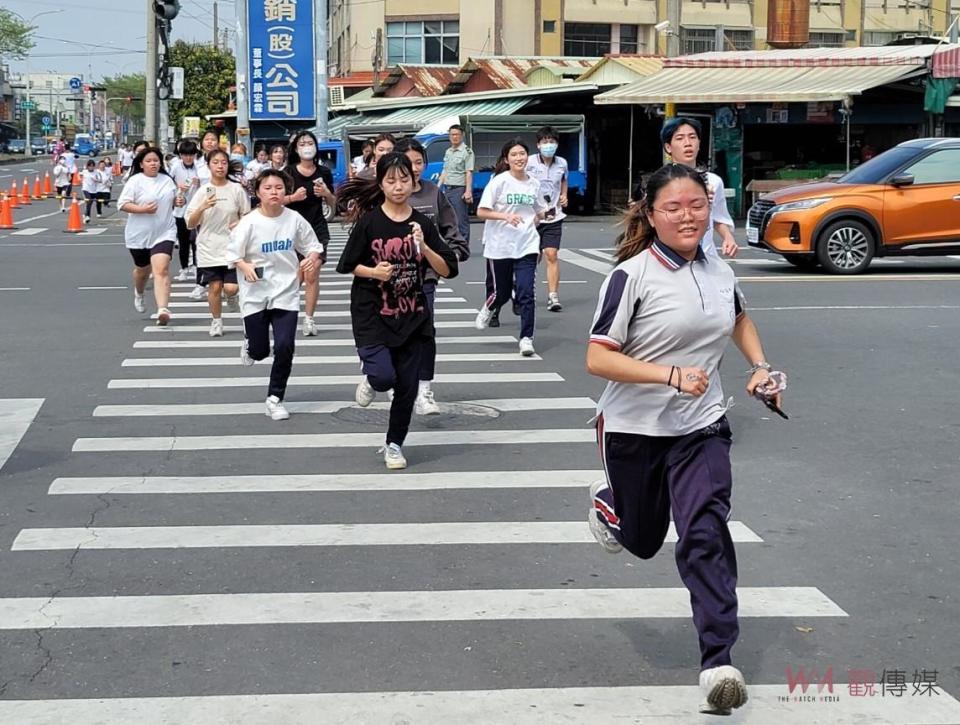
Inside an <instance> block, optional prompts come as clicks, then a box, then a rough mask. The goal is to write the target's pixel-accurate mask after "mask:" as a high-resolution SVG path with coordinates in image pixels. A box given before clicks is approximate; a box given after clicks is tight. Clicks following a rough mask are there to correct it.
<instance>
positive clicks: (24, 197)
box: [20, 178, 33, 206]
mask: <svg viewBox="0 0 960 725" xmlns="http://www.w3.org/2000/svg"><path fill="white" fill-rule="evenodd" d="M20 203H21V204H25V205H27V206H29V205H30V204H32V203H33V202H32V201H30V182H29V181H27V180H26V178H24V180H23V191H22V192H20Z"/></svg>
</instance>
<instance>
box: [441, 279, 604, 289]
mask: <svg viewBox="0 0 960 725" xmlns="http://www.w3.org/2000/svg"><path fill="white" fill-rule="evenodd" d="M464 284H469V285H482V284H486V282H479V281H478V282H464ZM541 284H549V282H548V281H547V280H542V281H541ZM561 284H589V280H586V279H564V280H563V281H562V282H561ZM438 289H442V288H438Z"/></svg>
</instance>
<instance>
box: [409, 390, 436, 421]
mask: <svg viewBox="0 0 960 725" xmlns="http://www.w3.org/2000/svg"><path fill="white" fill-rule="evenodd" d="M413 412H414V413H416V414H417V415H437V414H439V413H440V406H439V405H437V401H436V400H434V399H433V391H432V390H421V391H420V392H419V393H417V399H416V401H415V402H414V403H413Z"/></svg>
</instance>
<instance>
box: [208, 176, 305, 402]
mask: <svg viewBox="0 0 960 725" xmlns="http://www.w3.org/2000/svg"><path fill="white" fill-rule="evenodd" d="M289 184H290V179H289V177H288V176H287V175H286V174H284V173H283V172H282V171H277V170H275V169H266V170H265V171H261V172H260V175H259V176H257V178H256V179H255V180H254V191H255V192H256V194H257V198H258V199H259V200H260V206H258V207H257V208H256V209H254V210H253V211H252V212H250V213H249V214H247V215H246V216H245V217H243V219H241V220H240V223H239V224H237V226H236V227H234V229H233V232H232V233H231V234H230V244H229V245H228V247H227V259H228V261H229V263H230V265H232V266H235V267H236V268H237V278H238V281H239V283H240V312H241V314H242V315H243V331H244V336H245V339H244V341H243V346H242V347H241V349H240V362H242V363H243V364H244V365H253V363H254V362H255V361H257V360H263V359H264V358H266V357H267V356H268V355H269V354H270V332H271V330H272V331H273V367H272V368H271V369H270V388H269V390H268V391H267V401H266V414H267V415H268V416H270V417H271V418H272V419H273V420H286V419H287V418H289V417H290V413H288V412H287V409H286V408H284V407H283V396H284V394H285V393H286V390H287V380H288V379H289V378H290V371H291V370H292V369H293V351H294V341H295V340H296V337H297V317H298V316H299V313H300V276H299V273H300V272H303V273H307V274H309V273H311V272H312V271H313V270H315V269H316V268H317V266H318V265H319V264H320V255H321V254H322V253H323V245H322V244H320V242H319V241H318V240H317V235H316V234H315V233H314V231H313V228H312V227H311V226H310V225H309V224H308V223H307V221H306V220H305V219H304V218H303V217H302V216H300V215H299V214H297V212H295V211H292V210H290V209H287V208H285V207H284V205H283V197H284V196H285V195H286V194H289V193H290V188H289ZM298 252H299V253H300V255H302V256H303V259H302V260H301V261H298V260H297V253H298Z"/></svg>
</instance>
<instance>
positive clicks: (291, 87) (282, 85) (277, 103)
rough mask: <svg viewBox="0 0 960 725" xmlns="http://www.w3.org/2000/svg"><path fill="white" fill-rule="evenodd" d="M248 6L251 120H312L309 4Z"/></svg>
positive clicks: (256, 0)
mask: <svg viewBox="0 0 960 725" xmlns="http://www.w3.org/2000/svg"><path fill="white" fill-rule="evenodd" d="M242 1H243V2H249V5H248V6H247V7H248V14H247V19H248V26H249V27H248V35H247V37H248V38H249V39H250V120H251V121H297V120H312V119H313V118H314V117H315V115H316V113H315V110H314V106H315V104H314V77H313V74H314V67H315V65H316V63H315V62H314V52H313V50H314V49H313V0H242Z"/></svg>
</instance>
